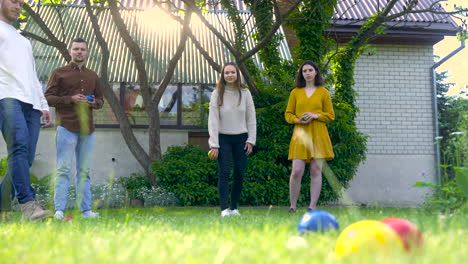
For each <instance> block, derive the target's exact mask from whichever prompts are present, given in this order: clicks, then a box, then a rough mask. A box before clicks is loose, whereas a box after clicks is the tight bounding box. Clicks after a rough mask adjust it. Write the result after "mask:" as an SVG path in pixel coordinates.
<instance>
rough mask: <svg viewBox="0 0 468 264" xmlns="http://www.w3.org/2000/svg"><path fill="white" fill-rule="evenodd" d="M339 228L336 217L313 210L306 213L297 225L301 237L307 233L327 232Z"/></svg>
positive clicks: (325, 212)
mask: <svg viewBox="0 0 468 264" xmlns="http://www.w3.org/2000/svg"><path fill="white" fill-rule="evenodd" d="M338 228H339V225H338V221H336V219H335V217H334V216H333V215H332V214H330V213H329V212H327V211H322V210H312V211H309V212H307V213H305V214H304V216H302V219H301V221H299V224H298V225H297V231H299V233H301V235H302V234H304V233H307V232H326V231H329V230H337V229H338Z"/></svg>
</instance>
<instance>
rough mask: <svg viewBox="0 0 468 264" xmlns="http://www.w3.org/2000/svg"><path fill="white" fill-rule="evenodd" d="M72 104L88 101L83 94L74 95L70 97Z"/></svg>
mask: <svg viewBox="0 0 468 264" xmlns="http://www.w3.org/2000/svg"><path fill="white" fill-rule="evenodd" d="M71 99H72V102H73V103H75V104H80V103H87V102H88V99H87V98H86V96H84V95H83V94H75V95H73V96H72V97H71Z"/></svg>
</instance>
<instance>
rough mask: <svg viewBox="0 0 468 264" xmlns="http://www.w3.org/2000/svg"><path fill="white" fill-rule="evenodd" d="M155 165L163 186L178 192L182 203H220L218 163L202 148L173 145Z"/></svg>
mask: <svg viewBox="0 0 468 264" xmlns="http://www.w3.org/2000/svg"><path fill="white" fill-rule="evenodd" d="M152 169H153V172H154V173H155V175H156V180H157V182H158V183H159V184H160V186H161V187H162V188H164V189H165V190H168V191H169V192H172V193H174V194H175V196H176V197H177V199H178V200H179V201H180V203H181V204H182V205H215V204H217V201H218V198H217V193H218V191H217V188H216V186H217V178H218V177H217V163H216V162H215V161H212V160H210V159H209V158H208V156H207V153H206V151H205V150H203V149H202V148H200V147H197V146H191V145H188V146H172V147H169V148H168V150H167V152H166V154H165V155H164V157H163V159H162V160H159V161H156V162H154V163H153V164H152Z"/></svg>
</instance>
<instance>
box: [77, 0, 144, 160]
mask: <svg viewBox="0 0 468 264" xmlns="http://www.w3.org/2000/svg"><path fill="white" fill-rule="evenodd" d="M84 2H85V5H86V12H87V13H88V16H89V18H90V20H91V24H92V27H93V30H94V35H95V36H96V39H97V41H98V43H99V46H100V48H101V70H100V73H101V74H100V79H101V82H102V84H103V88H104V89H103V91H102V92H103V94H104V96H105V98H106V100H107V102H108V103H109V105H110V106H111V108H112V111H113V112H114V114H115V116H116V118H117V120H118V121H119V125H120V130H121V132H122V136H123V138H124V140H125V143H127V146H128V148H129V150H130V152H132V154H133V156H134V157H135V159H136V160H137V161H138V163H139V164H140V165H141V166H142V167H143V168H145V169H147V168H148V167H149V165H150V164H149V163H150V161H149V156H148V154H147V153H146V152H145V150H144V149H143V148H142V147H141V145H140V143H139V142H138V140H137V139H136V137H135V134H134V133H133V130H132V127H131V125H130V122H129V120H128V118H127V115H126V114H125V112H124V110H123V109H122V107H121V106H120V102H119V100H118V99H117V97H116V96H115V94H114V92H113V90H112V87H111V86H110V84H109V81H108V79H107V71H108V68H107V67H108V66H107V65H108V63H109V47H108V45H107V42H106V40H105V39H104V37H103V35H102V32H101V29H100V27H99V23H98V19H97V17H96V16H95V15H94V13H93V10H92V8H91V3H90V0H84Z"/></svg>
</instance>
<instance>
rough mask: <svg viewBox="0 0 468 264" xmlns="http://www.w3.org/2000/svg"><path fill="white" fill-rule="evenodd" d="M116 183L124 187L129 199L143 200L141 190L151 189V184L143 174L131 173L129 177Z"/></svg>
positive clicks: (122, 178)
mask: <svg viewBox="0 0 468 264" xmlns="http://www.w3.org/2000/svg"><path fill="white" fill-rule="evenodd" d="M117 183H118V184H120V185H121V186H122V187H124V188H125V189H126V190H127V192H128V197H129V198H130V199H138V200H144V199H143V195H142V191H141V190H142V189H151V183H150V182H149V179H148V177H146V175H144V174H139V173H132V174H131V175H130V176H129V177H121V178H119V179H117Z"/></svg>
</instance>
